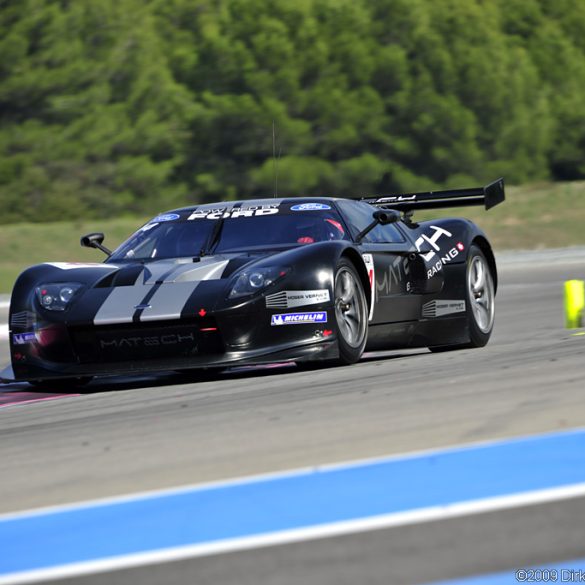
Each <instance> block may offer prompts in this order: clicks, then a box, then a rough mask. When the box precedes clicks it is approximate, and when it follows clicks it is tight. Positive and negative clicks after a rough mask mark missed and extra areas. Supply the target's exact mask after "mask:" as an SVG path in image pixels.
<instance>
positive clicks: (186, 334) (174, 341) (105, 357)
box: [71, 321, 222, 363]
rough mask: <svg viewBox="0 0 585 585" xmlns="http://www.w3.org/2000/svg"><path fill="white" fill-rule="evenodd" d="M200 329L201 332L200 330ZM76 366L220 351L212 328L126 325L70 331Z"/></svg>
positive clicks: (172, 325) (173, 325) (219, 344)
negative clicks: (77, 364) (77, 361)
mask: <svg viewBox="0 0 585 585" xmlns="http://www.w3.org/2000/svg"><path fill="white" fill-rule="evenodd" d="M202 329H203V330H202ZM71 338H72V341H73V346H74V350H75V353H76V354H77V356H78V359H79V361H80V363H98V362H110V361H111V362H124V361H132V360H150V359H161V358H163V359H164V358H180V357H185V358H186V357H190V356H195V355H199V354H200V353H210V352H212V353H215V352H219V351H222V342H221V337H220V335H219V332H218V331H217V328H216V327H215V325H214V324H210V323H209V322H207V323H205V326H202V324H201V323H199V322H191V323H183V322H181V323H177V322H176V321H174V322H173V321H171V322H158V323H128V324H123V325H104V326H99V327H97V326H93V327H87V328H73V329H71Z"/></svg>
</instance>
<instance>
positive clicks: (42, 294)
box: [36, 282, 83, 311]
mask: <svg viewBox="0 0 585 585" xmlns="http://www.w3.org/2000/svg"><path fill="white" fill-rule="evenodd" d="M82 286H83V285H82V284H80V283H78V282H63V283H60V284H42V285H41V286H38V287H37V289H36V293H37V299H38V301H39V303H40V305H41V307H43V309H46V310H47V311H64V310H65V309H66V308H67V307H68V306H69V303H70V302H71V300H72V299H73V298H74V297H75V295H76V293H77V292H78V291H79V289H80V288H81V287H82Z"/></svg>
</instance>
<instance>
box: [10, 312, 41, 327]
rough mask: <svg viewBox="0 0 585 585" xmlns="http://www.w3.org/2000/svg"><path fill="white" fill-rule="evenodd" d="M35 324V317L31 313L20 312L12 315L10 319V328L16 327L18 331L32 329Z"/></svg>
mask: <svg viewBox="0 0 585 585" xmlns="http://www.w3.org/2000/svg"><path fill="white" fill-rule="evenodd" d="M36 322H37V316H36V315H35V313H32V312H31V311H20V312H19V313H13V314H12V317H10V325H11V327H18V328H19V329H30V328H31V327H34V325H35V323H36Z"/></svg>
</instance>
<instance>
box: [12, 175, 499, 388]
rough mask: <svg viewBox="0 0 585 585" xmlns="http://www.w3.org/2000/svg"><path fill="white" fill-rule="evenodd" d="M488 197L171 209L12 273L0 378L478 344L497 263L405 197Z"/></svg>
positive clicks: (495, 198)
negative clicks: (114, 243) (78, 254)
mask: <svg viewBox="0 0 585 585" xmlns="http://www.w3.org/2000/svg"><path fill="white" fill-rule="evenodd" d="M503 200H504V182H503V180H502V179H499V180H498V181H495V182H494V183H492V184H490V185H488V186H487V187H485V188H476V189H464V190H453V191H437V192H427V193H412V194H402V195H392V196H387V197H366V198H362V199H359V200H351V199H337V198H325V197H319V198H300V197H297V198H290V199H282V198H281V199H276V198H274V199H261V200H254V201H235V202H232V201H230V202H225V203H217V204H209V205H196V206H193V207H188V208H183V209H177V210H174V211H169V212H166V213H163V214H162V215H159V216H157V217H155V218H154V219H152V220H151V221H149V222H148V223H147V224H145V225H144V226H142V227H141V228H140V229H139V230H138V231H137V232H136V233H135V234H133V235H132V236H131V237H130V238H129V239H128V240H127V241H125V242H124V243H123V244H122V245H121V246H119V247H118V248H117V249H116V250H115V251H114V252H110V251H109V250H108V249H107V248H106V247H105V246H104V245H103V240H104V236H103V234H96V233H94V234H89V235H87V236H85V237H83V238H82V240H81V243H82V245H83V246H88V247H93V248H99V249H100V250H102V251H103V252H105V253H106V254H107V256H108V258H107V260H106V261H105V262H104V263H101V264H99V263H96V264H71V263H60V262H52V263H46V264H41V265H38V266H33V267H32V268H29V269H27V270H26V271H25V272H23V273H22V274H21V275H20V277H19V278H18V280H17V282H16V284H15V286H14V290H13V293H12V301H11V306H10V316H9V320H10V322H9V328H10V353H11V358H12V369H11V368H10V367H8V368H7V369H6V370H5V371H4V372H3V373H2V374H1V377H2V380H3V381H13V380H28V381H31V382H42V381H45V380H53V381H54V380H55V379H63V380H67V379H69V380H73V381H74V382H82V381H86V380H88V379H91V377H93V376H99V375H108V374H128V373H137V372H145V371H160V370H186V369H191V368H216V367H227V366H235V365H242V364H261V363H270V362H276V361H278V362H281V361H294V362H297V364H299V365H300V364H314V363H316V362H321V363H323V362H328V363H338V364H351V363H354V362H356V361H358V360H359V359H360V357H361V355H362V353H363V352H364V350H380V349H392V348H412V347H429V348H430V349H431V350H433V351H442V350H450V349H459V348H469V347H481V346H483V345H485V344H486V343H487V342H488V340H489V338H490V335H491V333H492V328H493V324H494V297H495V293H496V287H497V272H496V263H495V259H494V254H493V252H492V249H491V247H490V244H489V242H488V240H487V238H486V236H485V235H484V234H483V232H482V231H481V230H479V229H478V227H477V226H476V225H474V224H473V223H472V222H471V221H468V220H466V219H441V220H436V221H425V222H421V223H416V221H415V220H414V218H413V212H414V211H415V210H417V209H429V208H443V207H449V206H464V205H485V207H486V209H489V208H490V207H493V206H494V205H497V204H498V203H501V202H502V201H503Z"/></svg>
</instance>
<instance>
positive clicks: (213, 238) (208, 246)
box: [199, 216, 225, 258]
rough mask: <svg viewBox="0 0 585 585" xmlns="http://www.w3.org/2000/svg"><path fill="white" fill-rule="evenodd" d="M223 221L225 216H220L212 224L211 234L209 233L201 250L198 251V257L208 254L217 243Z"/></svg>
mask: <svg viewBox="0 0 585 585" xmlns="http://www.w3.org/2000/svg"><path fill="white" fill-rule="evenodd" d="M224 223H225V217H223V216H222V217H220V218H219V219H218V220H217V223H216V224H215V225H214V226H213V230H211V234H209V238H208V240H207V242H206V243H205V245H204V246H203V248H201V251H200V252H199V257H200V258H202V257H203V256H209V255H210V254H211V252H212V251H213V249H214V248H215V247H216V246H217V244H218V243H219V239H220V237H221V230H222V229H223V224H224Z"/></svg>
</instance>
